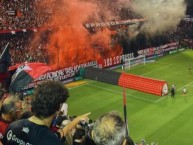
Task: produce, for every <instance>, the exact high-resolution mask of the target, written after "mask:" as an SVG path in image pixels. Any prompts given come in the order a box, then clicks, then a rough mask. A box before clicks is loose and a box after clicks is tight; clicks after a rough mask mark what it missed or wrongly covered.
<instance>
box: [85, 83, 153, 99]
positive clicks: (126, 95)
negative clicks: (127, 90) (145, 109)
mask: <svg viewBox="0 0 193 145" xmlns="http://www.w3.org/2000/svg"><path fill="white" fill-rule="evenodd" d="M85 85H89V86H93V87H95V88H99V89H103V90H107V91H110V92H115V93H117V94H123V93H122V92H119V91H115V90H112V89H107V88H103V87H99V86H95V85H92V84H88V83H87V84H85ZM126 96H131V97H133V98H137V99H140V100H145V101H147V102H155V101H152V100H149V99H144V98H141V97H137V96H134V95H130V94H127V95H126Z"/></svg>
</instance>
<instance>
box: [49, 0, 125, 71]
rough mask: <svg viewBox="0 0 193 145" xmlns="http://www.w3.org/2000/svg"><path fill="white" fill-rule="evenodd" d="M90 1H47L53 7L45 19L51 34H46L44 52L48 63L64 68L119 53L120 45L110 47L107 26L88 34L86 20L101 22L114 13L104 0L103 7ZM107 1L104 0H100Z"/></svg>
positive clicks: (108, 18)
mask: <svg viewBox="0 0 193 145" xmlns="http://www.w3.org/2000/svg"><path fill="white" fill-rule="evenodd" d="M92 1H93V0H59V1H57V2H56V1H53V0H47V1H46V2H47V3H52V6H54V9H53V14H52V16H51V18H50V19H49V23H50V24H51V26H52V31H53V34H52V35H51V36H50V40H49V44H48V46H49V48H48V52H49V55H50V56H51V57H50V58H51V60H50V63H51V65H53V66H54V67H55V68H58V67H59V68H64V67H69V66H74V65H76V64H81V63H85V62H88V61H92V60H97V59H100V58H107V57H112V56H117V55H121V54H122V48H120V47H117V46H116V47H115V46H114V47H112V46H111V45H110V42H111V38H110V37H111V32H110V30H109V29H107V28H103V29H100V30H98V31H96V32H95V33H90V32H89V31H88V30H87V29H86V28H85V27H84V24H85V23H86V22H101V21H106V20H110V19H111V18H114V17H115V16H113V15H112V12H111V11H110V9H109V6H111V5H113V4H112V3H110V2H109V1H108V3H106V5H104V7H102V6H101V4H100V5H99V4H97V3H98V2H97V3H94V2H92ZM104 1H107V0H104Z"/></svg>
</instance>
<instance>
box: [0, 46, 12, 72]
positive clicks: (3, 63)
mask: <svg viewBox="0 0 193 145" xmlns="http://www.w3.org/2000/svg"><path fill="white" fill-rule="evenodd" d="M9 66H11V55H10V53H9V43H7V45H6V46H5V48H4V50H3V52H2V54H1V57H0V73H6V72H7V71H8V68H9Z"/></svg>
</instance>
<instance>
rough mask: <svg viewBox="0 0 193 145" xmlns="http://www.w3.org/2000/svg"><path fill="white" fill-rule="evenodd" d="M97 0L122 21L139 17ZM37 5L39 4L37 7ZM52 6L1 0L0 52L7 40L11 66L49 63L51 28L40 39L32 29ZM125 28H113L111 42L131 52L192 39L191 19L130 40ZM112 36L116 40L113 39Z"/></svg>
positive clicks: (37, 1)
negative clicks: (34, 62) (174, 28)
mask: <svg viewBox="0 0 193 145" xmlns="http://www.w3.org/2000/svg"><path fill="white" fill-rule="evenodd" d="M91 1H92V0H91ZM97 3H98V5H99V6H100V5H106V7H107V8H109V7H111V8H113V9H112V12H114V13H115V14H116V15H118V16H119V19H121V20H126V19H134V18H135V19H137V18H141V16H140V15H138V14H136V13H134V12H132V10H131V9H126V8H117V7H115V6H114V5H112V3H111V2H106V1H99V2H97ZM37 4H39V5H38V7H37ZM53 6H55V5H54V0H53V2H51V3H43V0H11V2H10V1H6V0H1V1H0V7H1V8H0V52H2V51H3V48H4V46H5V45H6V44H7V43H8V42H9V44H10V48H11V49H10V50H11V51H10V52H11V54H12V55H11V58H12V65H14V64H17V63H21V62H25V61H28V62H31V61H39V62H44V63H49V62H48V60H49V55H48V54H47V51H46V50H47V48H48V47H49V45H48V43H47V41H48V38H49V34H50V32H49V31H51V30H50V29H49V30H46V28H45V32H44V33H42V36H41V37H40V38H41V40H40V41H38V42H34V39H33V38H34V36H35V34H36V32H34V31H33V29H37V28H39V27H41V26H42V25H43V24H45V23H46V22H48V21H47V20H48V19H49V17H50V15H51V14H52V7H53ZM101 20H102V19H101ZM47 26H49V24H47ZM44 27H45V25H44ZM31 28H33V29H31ZM47 28H48V27H47ZM125 28H126V29H125ZM125 28H124V27H122V26H116V28H113V29H112V31H116V35H114V34H113V36H112V42H116V43H120V45H121V46H122V47H123V52H124V53H131V52H130V51H133V50H132V49H133V48H135V50H136V51H137V50H140V49H144V48H148V47H154V46H155V47H156V46H160V45H162V44H166V43H169V42H175V41H182V40H184V39H188V40H192V38H193V32H192V31H193V29H192V28H193V22H192V21H182V22H181V23H180V24H179V26H178V28H177V29H176V31H169V32H165V33H162V34H161V35H160V34H159V35H157V36H153V37H152V36H148V35H147V34H144V33H143V32H142V33H139V34H138V35H137V36H136V37H135V39H130V36H129V35H128V31H130V29H128V28H129V27H127V26H126V27H125ZM26 29H27V30H26ZM4 32H6V33H4ZM15 32H16V33H15ZM115 38H116V41H114V40H115ZM189 42H192V41H189Z"/></svg>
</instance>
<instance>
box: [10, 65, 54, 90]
mask: <svg viewBox="0 0 193 145" xmlns="http://www.w3.org/2000/svg"><path fill="white" fill-rule="evenodd" d="M50 70H51V68H50V67H49V66H48V65H46V64H44V63H40V62H32V63H23V64H21V65H19V66H18V68H17V70H16V72H15V73H14V75H13V76H12V80H11V85H10V87H9V90H10V92H19V91H21V90H22V89H23V88H24V87H25V86H26V85H28V84H29V83H31V82H32V81H33V80H34V79H36V78H38V77H39V76H41V75H42V74H44V73H46V72H48V71H50Z"/></svg>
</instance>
